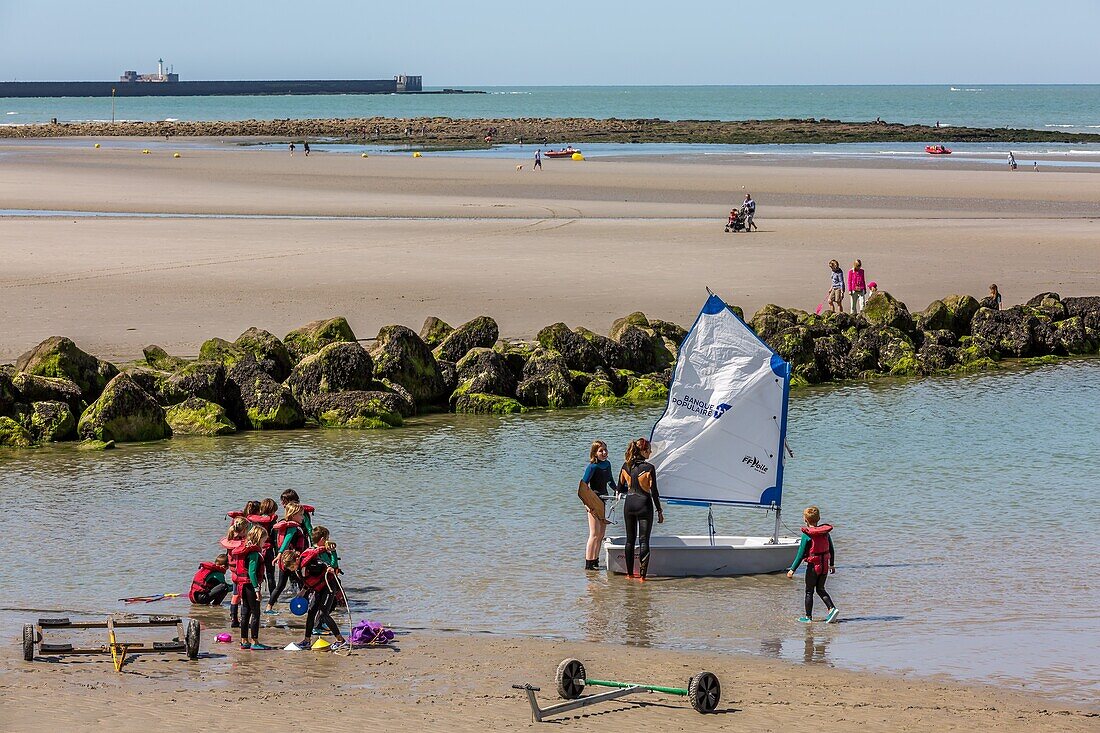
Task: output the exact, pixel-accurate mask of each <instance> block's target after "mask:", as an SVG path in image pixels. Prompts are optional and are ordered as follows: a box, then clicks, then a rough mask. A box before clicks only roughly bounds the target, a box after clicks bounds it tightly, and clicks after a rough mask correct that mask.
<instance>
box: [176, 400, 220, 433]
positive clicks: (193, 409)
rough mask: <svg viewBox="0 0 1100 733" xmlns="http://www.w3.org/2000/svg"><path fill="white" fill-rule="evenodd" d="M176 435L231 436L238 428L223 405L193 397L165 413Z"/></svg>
mask: <svg viewBox="0 0 1100 733" xmlns="http://www.w3.org/2000/svg"><path fill="white" fill-rule="evenodd" d="M165 419H166V420H167V421H168V424H169V425H170V426H171V427H172V433H173V434H174V435H230V434H232V433H235V432H237V426H236V425H234V424H233V421H232V420H230V419H229V416H228V415H227V414H226V412H225V408H224V407H222V406H221V405H218V404H215V403H213V402H210V401H209V400H204V399H202V398H201V397H191V398H189V399H186V400H184V401H183V402H181V403H179V404H178V405H173V406H172V407H169V408H168V410H167V411H165Z"/></svg>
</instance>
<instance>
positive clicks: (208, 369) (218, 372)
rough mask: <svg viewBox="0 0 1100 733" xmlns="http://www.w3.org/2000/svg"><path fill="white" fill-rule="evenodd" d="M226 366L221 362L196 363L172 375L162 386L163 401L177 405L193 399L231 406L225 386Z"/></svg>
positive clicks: (161, 395)
mask: <svg viewBox="0 0 1100 733" xmlns="http://www.w3.org/2000/svg"><path fill="white" fill-rule="evenodd" d="M225 379H226V377H225V366H224V365H223V364H222V362H220V361H195V362H191V363H190V364H187V365H185V366H184V367H183V368H182V369H180V370H179V371H177V372H175V373H174V374H172V375H170V376H169V377H168V378H167V379H165V380H163V381H162V382H161V384H160V397H161V401H162V402H164V404H167V405H175V404H178V403H180V402H183V401H184V400H187V399H189V398H191V397H198V398H199V399H203V400H207V401H208V402H214V403H217V404H219V405H225V404H229V402H230V396H229V393H228V392H227V390H226V385H225Z"/></svg>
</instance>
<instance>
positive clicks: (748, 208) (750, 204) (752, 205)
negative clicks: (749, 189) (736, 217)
mask: <svg viewBox="0 0 1100 733" xmlns="http://www.w3.org/2000/svg"><path fill="white" fill-rule="evenodd" d="M741 207H742V208H743V209H744V210H745V233H746V234H747V233H749V232H751V231H752V230H753V228H754V227H755V228H756V229H759V228H760V227H758V226H756V224H754V223H753V221H752V218H753V217H754V216H756V202H755V201H753V200H752V194H751V193H747V194H745V203H743V204H741Z"/></svg>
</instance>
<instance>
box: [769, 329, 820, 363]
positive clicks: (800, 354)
mask: <svg viewBox="0 0 1100 733" xmlns="http://www.w3.org/2000/svg"><path fill="white" fill-rule="evenodd" d="M767 344H768V346H770V347H771V348H772V350H773V351H774V352H775V353H777V354H779V355H780V356H781V357H783V360H784V361H786V362H787V363H789V364H790V365H791V366H792V367H797V366H800V365H807V364H810V363H812V362H813V361H814V339H813V335H812V334H811V333H810V329H809V328H807V327H805V326H791V327H790V328H786V329H784V330H782V331H780V332H778V333H774V334H772V336H771V338H769V339H767Z"/></svg>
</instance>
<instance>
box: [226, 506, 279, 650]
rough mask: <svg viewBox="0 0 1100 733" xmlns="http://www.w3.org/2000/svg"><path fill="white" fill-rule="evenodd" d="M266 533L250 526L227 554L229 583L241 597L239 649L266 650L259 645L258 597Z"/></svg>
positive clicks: (259, 528) (260, 589)
mask: <svg viewBox="0 0 1100 733" xmlns="http://www.w3.org/2000/svg"><path fill="white" fill-rule="evenodd" d="M265 542H267V532H265V531H264V528H263V527H252V528H251V529H249V530H248V534H247V535H245V539H244V542H243V543H242V544H241V545H240V546H239V547H237V548H235V549H234V550H233V551H231V552H230V553H229V557H230V559H231V560H232V569H233V582H235V583H237V586H238V588H239V592H240V595H241V649H256V650H262V649H270V648H271V647H269V646H264V645H263V644H261V643H260V598H261V594H262V592H263V591H262V588H261V586H262V585H263V577H264V561H263V546H264V543H265Z"/></svg>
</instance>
